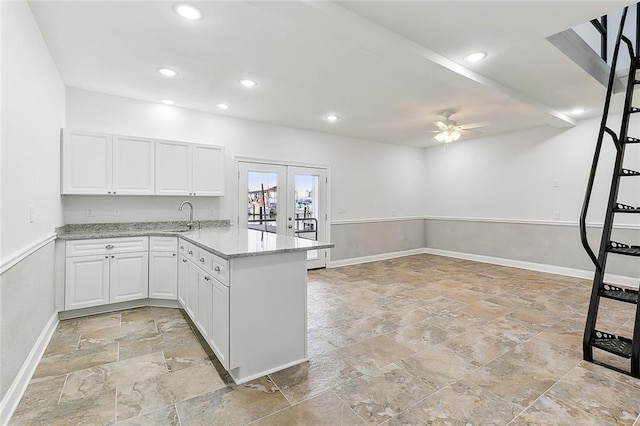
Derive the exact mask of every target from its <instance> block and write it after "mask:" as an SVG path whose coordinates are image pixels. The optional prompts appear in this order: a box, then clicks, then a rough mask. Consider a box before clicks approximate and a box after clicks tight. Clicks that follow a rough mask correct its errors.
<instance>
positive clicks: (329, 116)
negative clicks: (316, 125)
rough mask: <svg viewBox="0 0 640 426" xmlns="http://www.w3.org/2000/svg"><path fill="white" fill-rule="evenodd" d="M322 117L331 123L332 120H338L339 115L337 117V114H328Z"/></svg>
mask: <svg viewBox="0 0 640 426" xmlns="http://www.w3.org/2000/svg"><path fill="white" fill-rule="evenodd" d="M324 119H325V120H327V121H329V122H331V123H333V122H334V121H338V120H340V117H338V116H337V115H335V114H329V115H327V116H326V117H325V118H324Z"/></svg>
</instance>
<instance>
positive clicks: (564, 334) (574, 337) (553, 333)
mask: <svg viewBox="0 0 640 426" xmlns="http://www.w3.org/2000/svg"><path fill="white" fill-rule="evenodd" d="M584 324H585V320H584V319H565V320H562V321H560V322H559V323H557V324H555V325H553V327H549V328H548V329H547V330H545V331H543V332H542V333H540V334H538V335H537V336H536V337H537V338H539V339H541V340H544V341H547V342H549V343H553V344H556V345H558V346H563V347H565V348H569V349H571V350H573V351H576V352H582V338H583V334H584Z"/></svg>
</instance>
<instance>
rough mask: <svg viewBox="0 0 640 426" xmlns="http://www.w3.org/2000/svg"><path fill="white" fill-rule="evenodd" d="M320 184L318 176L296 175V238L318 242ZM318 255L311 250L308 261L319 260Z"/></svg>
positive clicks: (316, 251)
mask: <svg viewBox="0 0 640 426" xmlns="http://www.w3.org/2000/svg"><path fill="white" fill-rule="evenodd" d="M318 182H319V180H318V176H313V175H299V174H296V175H295V189H294V203H295V206H294V209H295V231H296V237H299V238H306V239H307V240H314V241H317V240H318ZM318 255H319V253H318V250H310V251H308V252H307V259H309V260H311V259H317V258H318Z"/></svg>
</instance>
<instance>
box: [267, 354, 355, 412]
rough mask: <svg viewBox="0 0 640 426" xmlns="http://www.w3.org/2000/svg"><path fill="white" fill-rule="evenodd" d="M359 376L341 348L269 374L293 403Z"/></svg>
mask: <svg viewBox="0 0 640 426" xmlns="http://www.w3.org/2000/svg"><path fill="white" fill-rule="evenodd" d="M360 376H361V373H360V372H359V371H358V370H356V369H355V368H354V367H352V366H351V365H350V364H349V363H347V361H346V358H345V357H344V356H343V355H341V353H340V352H338V351H332V352H326V353H324V354H322V355H319V356H317V357H314V358H311V359H310V360H309V361H308V362H304V363H302V364H298V365H295V366H293V367H289V368H287V369H285V370H281V371H278V372H276V373H272V374H270V375H269V377H270V378H271V380H272V381H273V382H274V383H275V384H276V385H277V386H278V388H279V389H280V391H281V392H282V393H283V394H284V396H285V397H287V399H288V400H289V402H291V403H292V404H296V403H298V402H300V401H302V400H305V399H308V398H311V397H313V396H315V395H317V394H320V393H322V392H324V391H326V390H328V389H332V388H335V387H336V386H339V385H341V384H343V383H345V382H348V381H349V380H352V379H355V378H356V377H360Z"/></svg>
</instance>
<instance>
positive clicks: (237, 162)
mask: <svg viewBox="0 0 640 426" xmlns="http://www.w3.org/2000/svg"><path fill="white" fill-rule="evenodd" d="M241 162H246V163H258V164H273V165H278V166H293V167H309V168H316V169H324V170H325V172H326V176H327V183H326V192H325V193H326V199H325V206H326V209H325V214H326V225H325V238H326V241H324V242H330V241H331V167H330V166H327V165H326V164H317V163H302V162H295V161H283V160H273V159H268V158H256V157H245V156H235V157H234V159H233V163H234V170H235V176H236V185H235V187H236V190H235V191H234V192H235V195H234V197H233V204H234V209H233V212H234V215H233V217H235V221H236V225H237V226H240V222H239V219H240V211H239V206H240V200H239V199H238V196H239V194H240V163H241ZM325 252H326V253H327V257H326V258H327V262H326V267H328V265H330V264H331V250H329V249H325Z"/></svg>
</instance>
